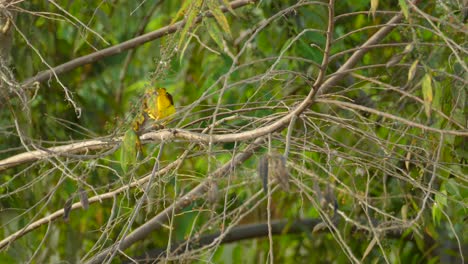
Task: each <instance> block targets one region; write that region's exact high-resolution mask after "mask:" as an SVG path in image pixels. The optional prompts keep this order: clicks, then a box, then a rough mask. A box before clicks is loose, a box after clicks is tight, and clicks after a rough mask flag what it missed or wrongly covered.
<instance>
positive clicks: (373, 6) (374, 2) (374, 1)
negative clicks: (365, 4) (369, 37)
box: [370, 0, 379, 19]
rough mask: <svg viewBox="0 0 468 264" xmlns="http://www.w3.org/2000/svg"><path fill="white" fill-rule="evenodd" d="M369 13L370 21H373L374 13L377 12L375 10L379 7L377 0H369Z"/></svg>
mask: <svg viewBox="0 0 468 264" xmlns="http://www.w3.org/2000/svg"><path fill="white" fill-rule="evenodd" d="M370 6H371V8H370V12H371V14H372V19H375V12H376V11H377V8H378V7H379V0H371V2H370Z"/></svg>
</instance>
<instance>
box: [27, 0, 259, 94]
mask: <svg viewBox="0 0 468 264" xmlns="http://www.w3.org/2000/svg"><path fill="white" fill-rule="evenodd" d="M255 1H256V0H236V1H232V2H231V8H232V9H236V8H239V7H243V6H245V5H248V4H250V3H254V2H255ZM221 10H222V11H223V12H227V11H228V9H227V8H226V7H224V6H223V7H222V8H221ZM206 16H208V17H212V16H213V15H212V14H211V13H207V15H206ZM202 19H203V18H202V17H200V16H199V17H198V18H197V19H196V23H200V22H201V21H202ZM185 22H186V21H185V20H182V21H180V22H177V23H175V24H173V25H169V26H165V27H163V28H160V29H158V30H155V31H153V32H150V33H147V34H144V35H141V36H139V37H136V38H133V39H130V40H127V41H125V42H122V43H120V44H117V45H114V46H112V47H109V48H105V49H103V50H100V51H96V52H93V53H91V54H88V55H85V56H82V57H79V58H76V59H74V60H71V61H69V62H66V63H64V64H61V65H59V66H56V67H54V68H52V69H49V70H46V71H42V72H39V73H38V74H37V75H36V76H34V77H31V78H29V79H27V80H25V81H24V82H23V83H22V86H28V85H31V84H32V83H34V82H43V81H45V80H47V79H49V78H51V77H52V76H54V75H53V73H54V72H55V74H56V75H59V74H62V73H64V72H68V71H70V70H73V69H75V68H77V67H80V66H83V65H85V64H89V63H93V62H95V61H98V60H101V59H103V58H105V57H109V56H112V55H116V54H119V53H122V52H124V51H126V50H129V49H132V48H135V47H137V46H140V45H143V44H144V43H146V42H149V41H152V40H155V39H158V38H161V37H163V36H165V35H169V34H172V33H174V32H176V31H177V30H178V29H179V28H182V27H183V26H184V25H185Z"/></svg>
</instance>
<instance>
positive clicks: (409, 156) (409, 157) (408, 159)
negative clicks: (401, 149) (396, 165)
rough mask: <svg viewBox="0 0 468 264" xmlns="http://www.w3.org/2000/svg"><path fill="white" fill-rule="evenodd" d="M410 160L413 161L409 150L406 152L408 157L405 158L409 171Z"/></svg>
mask: <svg viewBox="0 0 468 264" xmlns="http://www.w3.org/2000/svg"><path fill="white" fill-rule="evenodd" d="M410 160H411V151H410V150H409V151H408V152H406V157H405V168H406V170H407V171H409V169H410Z"/></svg>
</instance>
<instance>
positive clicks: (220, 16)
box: [207, 0, 231, 37]
mask: <svg viewBox="0 0 468 264" xmlns="http://www.w3.org/2000/svg"><path fill="white" fill-rule="evenodd" d="M207 4H208V9H210V11H211V14H213V16H214V18H215V19H216V21H217V22H218V24H219V25H220V26H221V28H222V29H223V30H224V32H226V33H227V34H228V36H229V37H230V36H231V29H230V28H229V23H228V22H227V19H226V16H224V13H223V11H222V10H221V7H220V6H219V4H218V0H208V1H207Z"/></svg>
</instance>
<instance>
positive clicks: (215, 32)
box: [203, 19, 224, 50]
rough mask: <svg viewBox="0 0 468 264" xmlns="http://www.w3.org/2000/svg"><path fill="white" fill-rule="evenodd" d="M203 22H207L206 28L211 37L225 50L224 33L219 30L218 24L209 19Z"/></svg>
mask: <svg viewBox="0 0 468 264" xmlns="http://www.w3.org/2000/svg"><path fill="white" fill-rule="evenodd" d="M203 23H204V24H205V28H206V29H207V30H208V34H210V37H211V38H212V39H213V40H214V42H216V44H217V45H218V46H219V47H220V48H221V50H224V44H223V34H222V33H221V30H219V27H218V25H216V23H214V22H213V21H212V20H208V19H205V20H203Z"/></svg>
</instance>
